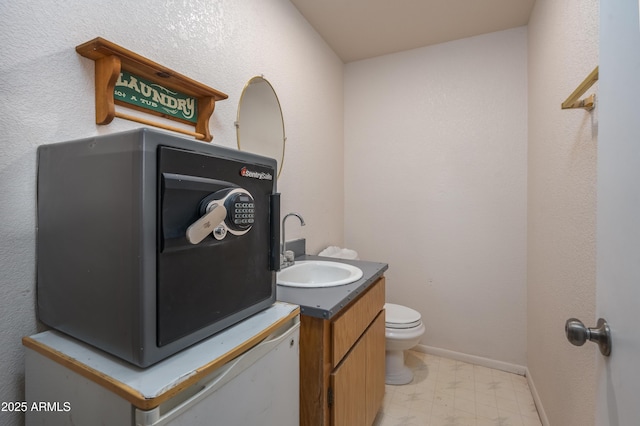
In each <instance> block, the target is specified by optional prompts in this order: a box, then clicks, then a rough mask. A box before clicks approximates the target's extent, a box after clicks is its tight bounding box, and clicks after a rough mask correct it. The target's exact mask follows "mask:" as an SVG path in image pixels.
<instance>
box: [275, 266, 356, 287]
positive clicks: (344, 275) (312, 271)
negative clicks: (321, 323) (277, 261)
mask: <svg viewBox="0 0 640 426" xmlns="http://www.w3.org/2000/svg"><path fill="white" fill-rule="evenodd" d="M360 278H362V270H361V269H360V268H358V267H356V266H353V265H349V264H346V263H341V262H328V261H322V260H300V261H298V262H296V263H295V265H293V266H289V267H288V268H285V269H283V270H282V271H280V272H278V274H277V280H276V281H277V283H278V284H280V285H284V286H288V287H306V288H317V287H334V286H338V285H345V284H350V283H352V282H355V281H358V280H359V279H360Z"/></svg>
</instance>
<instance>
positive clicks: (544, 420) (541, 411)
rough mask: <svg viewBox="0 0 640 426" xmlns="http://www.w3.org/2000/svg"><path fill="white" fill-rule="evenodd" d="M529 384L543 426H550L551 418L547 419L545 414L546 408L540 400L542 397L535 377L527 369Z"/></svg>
mask: <svg viewBox="0 0 640 426" xmlns="http://www.w3.org/2000/svg"><path fill="white" fill-rule="evenodd" d="M526 377H527V383H528V384H529V390H530V391H531V396H533V402H534V403H535V404H536V409H537V410H538V415H539V416H540V421H541V422H542V426H549V424H550V423H549V418H548V417H547V413H545V412H544V408H543V407H542V401H541V400H540V395H538V390H537V389H536V385H535V384H534V383H533V377H531V373H530V372H529V369H528V368H527V374H526Z"/></svg>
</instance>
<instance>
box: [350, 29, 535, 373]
mask: <svg viewBox="0 0 640 426" xmlns="http://www.w3.org/2000/svg"><path fill="white" fill-rule="evenodd" d="M526 49H527V29H526V27H521V28H515V29H512V30H507V31H501V32H496V33H492V34H487V35H482V36H478V37H472V38H468V39H464V40H458V41H454V42H450V43H444V44H439V45H436V46H430V47H425V48H421V49H414V50H410V51H406V52H401V53H397V54H392V55H385V56H381V57H378V58H373V59H370V60H363V61H358V62H352V63H349V64H347V65H346V74H345V76H346V77H345V244H346V245H347V246H348V247H350V248H353V249H355V250H357V251H358V252H359V253H360V257H361V258H364V259H371V260H377V261H382V262H387V263H389V270H388V272H387V300H388V301H389V302H394V303H400V304H404V305H406V306H409V307H411V308H413V309H416V310H418V311H419V312H420V313H421V314H422V317H423V320H424V322H425V325H426V329H427V331H426V333H425V335H424V337H423V339H422V341H421V344H422V345H425V346H428V347H432V348H439V349H446V350H449V351H453V352H457V353H460V354H467V355H473V356H476V357H482V358H488V359H491V360H498V361H501V362H504V363H510V364H515V365H519V366H523V365H525V362H526V360H525V349H526V348H525V344H526V340H525V339H526V336H525V330H526V299H525V296H526V190H527V188H526V173H527V172H526V169H527V160H526V152H527V54H526Z"/></svg>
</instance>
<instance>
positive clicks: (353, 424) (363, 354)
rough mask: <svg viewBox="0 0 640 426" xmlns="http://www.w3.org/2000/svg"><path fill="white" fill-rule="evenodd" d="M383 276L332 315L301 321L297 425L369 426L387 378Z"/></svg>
mask: <svg viewBox="0 0 640 426" xmlns="http://www.w3.org/2000/svg"><path fill="white" fill-rule="evenodd" d="M384 295H385V280H384V277H382V278H380V279H378V280H377V281H376V282H375V283H374V284H372V285H371V286H370V287H369V288H368V289H367V290H366V291H365V292H363V294H362V295H360V296H359V297H357V298H356V299H355V300H353V301H351V302H350V303H349V304H348V305H347V306H346V307H345V308H343V309H342V311H341V312H340V313H339V314H338V315H336V316H335V317H333V318H331V319H329V320H324V319H321V318H315V317H310V316H306V315H302V316H301V318H300V323H301V327H300V425H301V426H311V425H313V426H318V425H322V426H329V425H331V426H371V424H373V421H374V419H375V417H376V414H377V413H378V410H379V409H380V407H381V405H382V398H383V396H384V389H385V383H384V377H385V320H384Z"/></svg>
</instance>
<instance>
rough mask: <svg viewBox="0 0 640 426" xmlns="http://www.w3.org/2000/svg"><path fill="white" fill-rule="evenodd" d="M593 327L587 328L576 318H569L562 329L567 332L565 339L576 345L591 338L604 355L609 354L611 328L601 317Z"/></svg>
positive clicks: (580, 344) (582, 343)
mask: <svg viewBox="0 0 640 426" xmlns="http://www.w3.org/2000/svg"><path fill="white" fill-rule="evenodd" d="M596 325H597V326H596V327H595V328H587V327H585V326H584V324H583V323H582V321H580V320H579V319H576V318H570V319H568V320H567V322H566V324H565V325H564V331H565V333H567V340H569V342H571V344H573V345H576V346H582V345H584V342H586V341H587V340H591V341H592V342H594V343H597V344H598V346H599V347H600V353H602V355H604V356H609V355H610V354H611V329H610V328H609V324H607V322H606V321H605V320H604V319H603V318H600V319H599V320H598V323H597V324H596Z"/></svg>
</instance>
